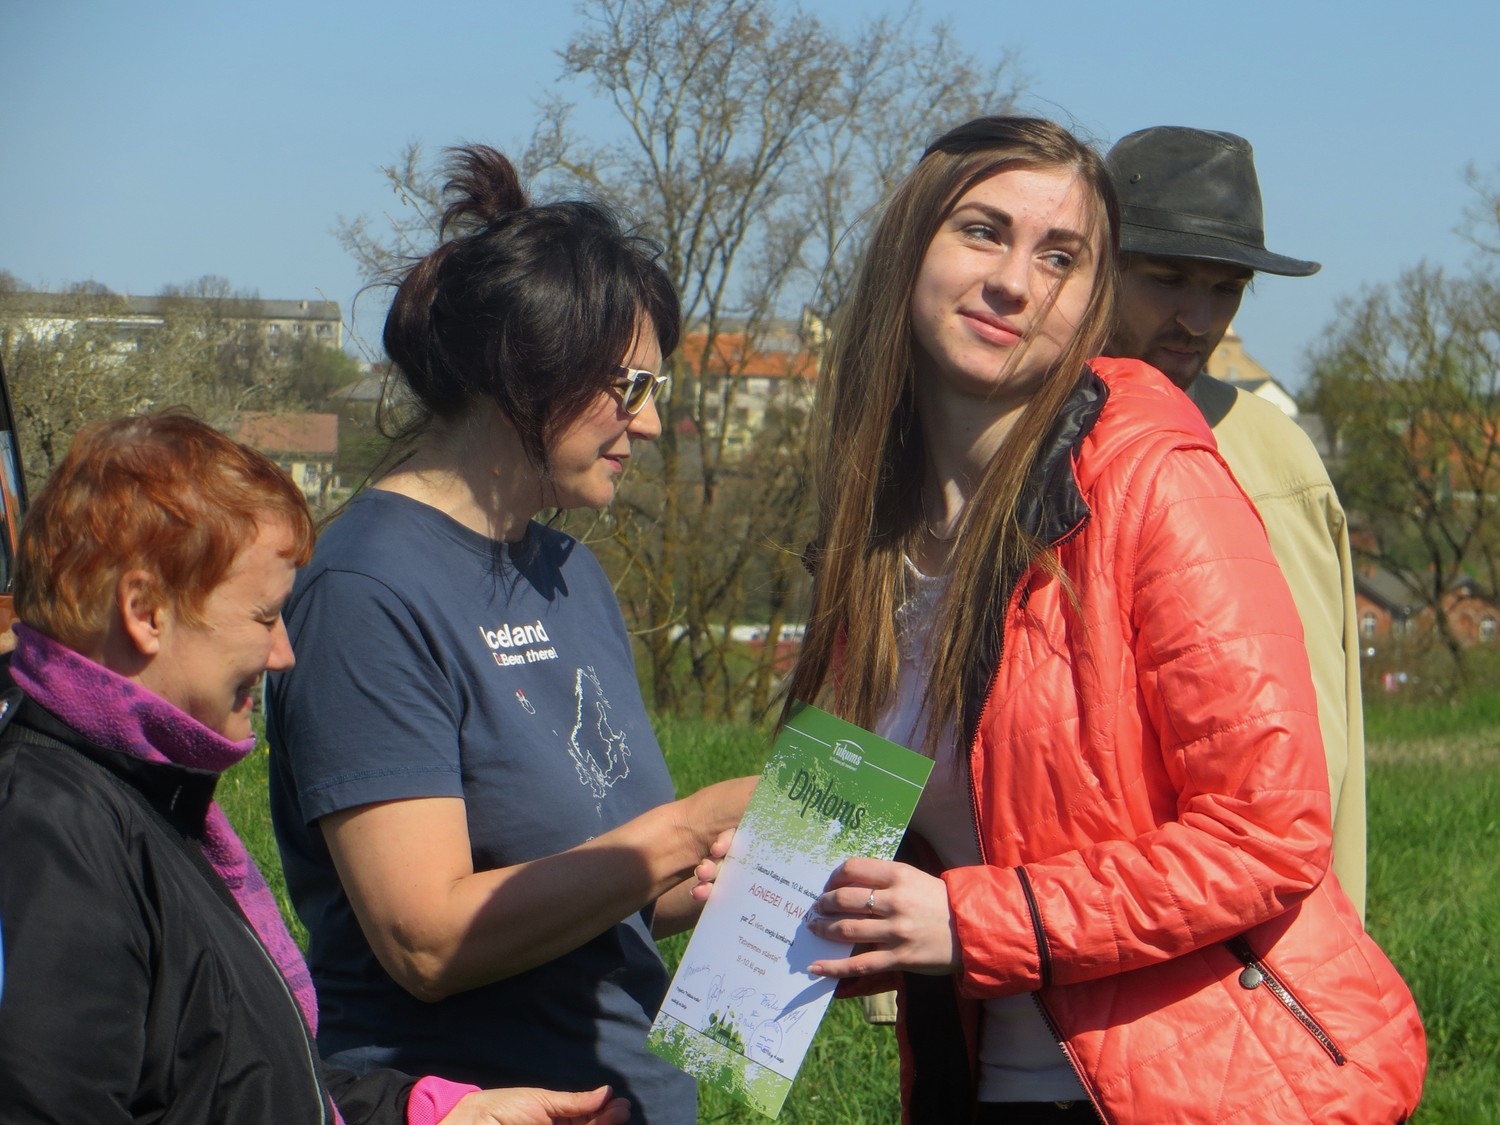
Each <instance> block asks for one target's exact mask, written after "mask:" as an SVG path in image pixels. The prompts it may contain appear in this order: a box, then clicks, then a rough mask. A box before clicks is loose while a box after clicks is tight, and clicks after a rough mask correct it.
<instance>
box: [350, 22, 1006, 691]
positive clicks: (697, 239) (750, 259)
mask: <svg viewBox="0 0 1500 1125" xmlns="http://www.w3.org/2000/svg"><path fill="white" fill-rule="evenodd" d="M580 15H581V20H582V23H581V27H580V29H579V31H578V32H577V33H576V34H575V35H574V37H573V39H572V40H571V41H570V42H569V44H568V45H567V47H566V48H565V49H564V50H563V51H562V52H561V61H562V70H563V74H564V77H565V78H568V79H572V80H575V81H576V82H578V83H581V84H582V85H583V86H584V87H585V88H586V89H587V90H588V91H589V92H590V93H591V94H592V95H594V96H596V97H597V98H598V99H600V100H601V101H602V102H603V103H604V104H606V105H607V106H609V107H611V108H612V109H613V111H614V115H615V118H616V120H617V121H618V123H619V125H620V133H619V134H618V135H617V136H616V138H615V139H613V140H611V141H601V140H600V139H599V138H590V137H584V136H581V135H579V134H578V133H577V132H576V131H575V129H574V127H573V125H572V116H571V108H572V107H571V106H570V105H569V104H568V103H567V102H565V101H563V100H562V99H560V98H557V97H553V98H549V99H546V100H544V101H543V103H542V105H541V107H540V116H539V121H538V124H537V127H536V128H535V130H534V132H533V134H532V136H531V138H530V141H529V143H528V144H527V145H526V146H525V149H524V156H523V157H522V159H521V161H520V164H521V167H522V169H523V171H524V172H525V173H526V174H527V175H528V176H530V177H531V178H532V179H533V180H534V181H535V182H537V183H539V184H541V185H542V186H543V188H544V189H545V190H546V192H547V193H548V194H571V193H584V194H589V195H593V196H598V197H602V198H604V199H607V200H609V201H611V202H613V203H615V204H616V205H619V206H621V207H622V208H624V209H625V210H627V211H628V212H629V213H630V214H632V215H634V216H635V217H636V218H637V220H638V221H639V222H640V224H641V226H642V228H643V229H644V231H645V232H646V233H648V234H650V235H651V236H652V237H653V238H655V239H656V240H657V241H658V242H659V243H660V244H661V246H662V247H663V263H664V265H665V266H666V268H667V270H668V271H669V273H670V274H671V276H672V277H673V279H674V280H675V281H676V283H677V286H678V289H679V292H680V293H681V296H682V304H683V311H684V318H685V322H686V325H687V332H686V334H685V339H684V343H683V346H682V347H681V348H680V349H679V351H678V353H677V354H676V355H675V356H673V357H672V358H671V359H670V360H669V367H670V371H671V374H672V375H673V376H674V381H675V385H676V389H675V391H674V395H673V397H672V400H671V402H670V403H669V404H666V405H665V406H664V407H663V409H662V413H663V419H662V420H663V427H664V428H663V434H662V437H661V439H660V440H659V441H658V442H657V443H655V447H654V450H653V451H652V452H650V453H647V454H644V455H642V456H638V457H637V458H636V461H637V462H638V468H637V470H636V471H635V472H633V473H632V474H631V475H630V477H629V478H628V479H627V481H626V482H625V484H624V486H623V487H622V489H621V495H620V497H619V499H618V500H617V501H616V504H615V509H614V511H613V512H612V513H611V514H610V516H609V518H607V519H605V520H602V521H599V523H598V524H597V525H596V526H595V528H594V529H593V530H592V531H591V533H590V538H591V542H592V543H593V544H594V545H595V547H596V549H597V550H598V551H599V553H600V555H601V557H602V558H603V559H604V561H605V564H606V565H607V566H608V567H609V568H610V570H611V572H612V573H613V574H614V575H615V577H616V581H617V583H618V586H619V590H620V593H621V598H622V602H623V604H624V605H625V606H626V608H627V612H628V613H629V614H630V616H631V618H632V625H633V627H634V628H635V629H636V631H637V633H638V636H639V638H640V643H641V649H642V653H643V657H644V664H645V668H646V671H647V678H648V681H649V685H650V689H649V690H650V696H651V699H652V702H653V705H654V706H655V708H656V709H657V710H658V711H661V712H681V711H683V710H687V709H690V708H691V709H694V710H697V711H699V712H700V713H703V714H707V715H727V714H730V713H734V712H736V711H738V712H740V713H743V712H744V711H745V710H747V709H749V710H752V711H755V712H757V713H758V712H761V711H763V710H764V709H765V707H766V706H767V705H768V704H769V702H770V697H771V692H772V690H773V687H774V684H775V681H776V674H775V673H776V669H775V658H776V652H775V641H776V638H777V636H778V634H779V631H780V627H781V624H782V623H783V622H784V621H786V620H787V619H788V617H789V615H791V614H792V613H793V612H794V609H795V605H796V603H797V600H798V598H799V596H800V594H801V591H802V589H803V583H804V578H805V576H804V575H803V573H802V571H801V568H800V564H799V562H798V557H799V555H800V552H801V547H802V545H803V544H804V543H805V542H806V539H807V536H808V534H809V533H810V524H811V511H810V504H811V499H810V495H809V491H808V488H807V482H806V457H805V445H806V439H807V435H806V425H805V424H806V418H807V413H808V405H809V403H808V401H807V395H806V394H804V395H803V396H802V401H800V402H797V401H795V399H796V396H795V395H788V396H784V398H785V399H786V401H784V402H782V403H780V404H778V405H777V408H776V409H774V410H771V411H768V412H767V415H766V417H767V418H768V419H769V421H763V422H762V424H761V425H760V428H759V429H758V431H757V433H756V434H755V440H754V441H753V442H752V443H750V444H749V446H748V447H746V446H744V445H743V444H741V443H738V442H737V441H736V438H737V437H738V436H739V423H737V422H736V415H737V408H738V406H739V403H740V400H741V399H742V398H743V396H745V395H746V393H747V391H746V378H745V376H746V375H747V373H748V372H749V371H750V369H751V368H752V366H753V365H754V364H755V363H756V362H758V361H760V360H762V359H763V358H764V356H765V354H766V345H767V342H768V341H769V340H770V338H771V337H772V336H773V335H775V334H776V332H777V331H778V330H780V329H781V328H782V326H784V324H785V323H786V321H788V320H792V321H793V322H795V321H797V320H798V319H802V320H803V322H804V324H805V325H806V326H807V328H808V329H809V331H808V332H807V334H806V336H805V344H806V347H807V349H808V350H810V351H811V352H812V353H813V354H814V356H816V355H818V354H820V352H821V347H822V343H823V341H824V339H825V337H826V328H825V325H826V323H827V320H828V316H829V313H830V312H831V310H833V309H835V308H836V307H837V306H838V305H839V303H840V302H841V301H842V300H843V298H844V295H845V292H846V288H847V285H848V281H849V277H850V273H851V268H852V263H853V262H854V261H855V260H856V259H857V257H858V255H859V253H860V251H861V250H862V248H863V245H864V237H863V227H862V225H861V220H862V219H863V218H865V217H866V216H867V215H869V214H870V213H871V212H872V211H873V210H874V209H875V207H876V206H877V205H878V203H879V202H880V200H881V199H882V197H883V196H884V194H885V192H886V191H887V189H888V188H889V186H890V185H891V183H892V182H893V180H894V178H895V177H896V176H898V175H899V174H901V173H903V172H904V171H905V170H906V168H907V167H909V166H910V165H911V164H912V163H913V162H914V161H915V159H916V157H917V156H918V155H919V154H920V152H921V149H922V147H923V145H924V144H925V142H926V141H927V139H928V138H929V136H930V135H933V134H936V133H937V132H940V131H941V130H942V129H943V128H945V127H947V126H948V125H950V124H953V123H956V122H958V121H961V120H964V119H965V118H967V117H971V116H974V115H975V114H977V113H981V112H1004V111H1006V110H1007V109H1008V108H1009V107H1010V106H1011V105H1012V104H1013V99H1014V93H1015V85H1014V79H1013V65H1012V62H1011V60H1010V59H1008V58H1007V59H1001V60H998V61H997V62H996V63H994V64H993V65H983V64H980V63H979V62H978V61H976V60H974V59H972V58H970V57H969V56H967V55H965V54H964V53H963V52H962V51H960V50H958V49H957V47H956V46H955V44H954V42H953V37H952V34H951V32H950V31H949V30H948V29H947V28H945V27H943V26H938V27H935V28H931V29H924V28H922V27H920V26H919V25H918V21H917V17H916V15H915V10H914V9H913V10H911V11H908V12H907V14H906V15H904V16H902V17H899V18H895V19H890V18H886V19H879V20H876V21H873V22H870V23H867V24H866V25H865V26H864V27H863V28H861V29H860V30H858V31H857V32H855V33H854V34H852V35H849V36H844V35H841V34H839V33H838V32H836V31H834V30H833V29H831V28H830V27H828V26H827V25H825V24H823V23H822V22H820V21H819V20H817V19H815V18H813V17H811V16H808V15H806V14H804V13H802V12H800V11H797V10H796V9H794V8H788V7H787V6H785V5H782V4H776V3H772V2H770V0H585V2H584V3H583V4H582V5H581V7H580ZM383 174H384V175H385V176H386V177H387V178H388V179H389V181H390V182H391V184H392V187H393V189H394V190H395V191H396V193H397V194H398V196H399V197H400V198H401V200H402V201H403V203H409V204H411V205H412V206H411V208H410V209H409V210H407V209H405V208H403V211H402V213H401V214H400V215H399V216H398V217H396V218H395V219H393V220H391V221H390V222H389V223H388V225H389V226H390V233H389V236H388V237H387V236H384V235H382V234H380V233H378V232H377V226H378V224H372V223H371V222H370V221H369V220H367V219H356V220H353V221H344V222H342V223H341V226H340V235H341V237H342V239H343V241H344V244H345V246H346V247H347V248H348V249H349V250H350V251H351V252H352V253H353V254H354V255H355V256H356V258H357V259H358V260H359V261H360V262H361V264H362V266H363V267H364V269H365V270H366V272H367V273H369V274H370V275H371V276H375V275H376V274H377V273H378V271H380V270H381V269H383V268H386V267H388V266H389V265H390V264H391V263H392V262H394V261H396V260H397V259H398V258H399V257H400V256H401V255H402V254H409V253H410V252H411V251H412V250H413V249H425V248H427V247H428V246H430V245H431V243H432V234H433V220H432V217H433V216H434V215H435V214H437V213H439V211H440V206H439V201H438V194H439V192H438V190H437V189H438V188H439V186H440V185H439V184H438V182H437V177H436V174H435V173H434V171H432V170H431V169H428V168H426V167H425V165H424V162H423V158H422V154H421V153H420V151H419V150H417V149H415V148H409V149H408V150H407V151H406V152H404V153H403V154H402V155H401V158H400V159H399V160H398V162H397V163H396V164H394V165H392V166H390V167H388V168H386V169H384V170H383ZM802 389H803V390H804V391H805V390H807V389H808V386H807V385H804V386H803V388H802ZM747 615H751V617H750V619H752V620H756V621H758V622H761V623H766V624H768V625H769V637H768V641H769V643H768V644H766V645H765V647H764V648H763V649H762V650H761V653H760V657H759V659H758V660H755V661H748V662H747V657H746V655H745V654H744V652H743V650H742V649H740V648H738V647H737V646H734V645H733V644H732V643H731V640H730V637H731V628H732V626H733V625H734V624H735V623H736V622H739V621H744V620H746V619H747ZM684 672H686V673H687V675H686V676H684V675H683V673H684Z"/></svg>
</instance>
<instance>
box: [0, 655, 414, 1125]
mask: <svg viewBox="0 0 1500 1125" xmlns="http://www.w3.org/2000/svg"><path fill="white" fill-rule="evenodd" d="M0 686H3V687H7V688H8V687H10V686H11V685H10V677H9V675H8V670H7V669H5V668H3V667H0ZM6 696H7V698H8V699H10V700H12V701H13V702H14V703H19V707H18V708H17V707H16V706H14V705H13V706H12V707H11V708H10V709H9V710H8V712H7V713H6V714H5V715H3V716H0V724H3V723H5V722H6V721H7V720H10V721H9V725H8V726H6V727H5V729H4V733H3V735H0V926H3V927H4V946H5V970H6V972H5V991H4V994H3V996H0V1107H3V1108H0V1118H3V1120H4V1121H5V1122H6V1123H7V1125H9V1123H11V1122H42V1121H47V1122H82V1121H87V1122H90V1123H93V1125H108V1123H114V1122H120V1123H124V1122H160V1123H162V1125H187V1123H197V1122H202V1123H204V1125H208V1123H210V1122H212V1123H215V1125H220V1123H222V1125H262V1123H264V1125H272V1123H275V1125H287V1123H300V1122H322V1121H332V1119H333V1116H332V1113H331V1112H330V1111H329V1110H328V1108H327V1103H328V1097H329V1095H330V1093H331V1094H332V1096H333V1097H334V1098H335V1099H336V1100H337V1102H338V1105H339V1108H340V1111H341V1112H342V1113H343V1115H344V1118H345V1120H346V1121H347V1122H348V1123H349V1125H362V1123H369V1125H385V1123H389V1125H398V1123H404V1121H405V1117H406V1112H405V1107H406V1100H407V1096H408V1094H409V1093H410V1090H411V1086H412V1085H413V1082H414V1080H413V1079H410V1078H408V1077H406V1076H404V1075H400V1074H397V1073H396V1072H394V1071H376V1072H374V1073H372V1074H370V1075H368V1076H366V1077H364V1078H360V1079H355V1078H354V1076H353V1075H352V1074H350V1073H349V1072H347V1071H336V1070H333V1069H332V1068H326V1069H325V1068H324V1067H323V1066H322V1064H321V1063H320V1062H319V1060H318V1058H317V1052H316V1048H315V1047H314V1046H313V1043H312V1040H311V1038H310V1036H309V1035H308V1032H307V1027H306V1024H305V1023H304V1021H303V1019H302V1014H301V1011H300V1009H299V1008H298V1007H297V1005H296V1001H295V1000H294V998H293V997H292V994H291V992H290V991H289V990H288V988H287V986H286V984H285V982H284V981H283V980H282V977H281V974H280V972H279V971H278V970H277V968H276V966H275V964H274V963H273V962H272V960H271V958H270V956H269V955H268V954H267V953H266V951H265V949H264V948H263V947H262V945H261V944H260V941H259V939H258V938H256V936H255V934H254V931H252V930H251V928H250V926H249V923H248V922H247V921H246V920H245V917H244V915H243V914H242V913H241V912H240V910H239V908H238V906H237V904H236V903H235V901H234V899H233V897H232V896H231V895H230V894H229V891H228V889H227V888H226V887H225V886H224V884H223V882H222V881H221V880H220V879H219V878H218V876H217V875H216V874H215V873H214V871H213V869H212V868H211V867H209V866H208V863H207V861H206V860H205V859H204V858H203V853H202V850H201V847H200V841H201V839H202V833H203V827H204V820H205V817H206V816H207V812H208V806H209V802H210V801H211V800H212V798H213V790H214V783H215V781H216V775H214V774H212V773H207V772H205V771H202V770H194V769H187V768H183V767H179V766H172V765H161V764H157V763H153V762H146V761H142V760H140V759H137V758H133V757H129V756H127V755H124V754H120V753H117V752H114V751H111V750H108V749H105V748H103V747H101V746H98V745H95V744H93V743H91V742H89V741H88V740H87V739H85V738H83V737H82V736H81V735H79V734H78V733H77V732H76V731H73V730H72V729H71V728H69V727H67V726H65V725H64V724H63V723H61V722H60V721H59V720H58V719H56V718H55V717H54V716H52V715H51V714H50V713H48V712H47V711H45V710H43V709H42V708H40V707H38V706H37V705H36V704H34V703H32V702H30V701H29V700H25V701H23V697H21V696H20V693H19V692H17V691H11V692H7V693H6Z"/></svg>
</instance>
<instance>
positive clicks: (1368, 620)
mask: <svg viewBox="0 0 1500 1125" xmlns="http://www.w3.org/2000/svg"><path fill="white" fill-rule="evenodd" d="M1377 624H1378V622H1377V621H1376V618H1375V615H1374V614H1373V613H1366V614H1362V615H1361V616H1360V619H1359V635H1360V636H1361V637H1373V636H1374V635H1375V626H1376V625H1377Z"/></svg>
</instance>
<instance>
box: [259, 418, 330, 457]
mask: <svg viewBox="0 0 1500 1125" xmlns="http://www.w3.org/2000/svg"><path fill="white" fill-rule="evenodd" d="M234 436H235V439H236V440H238V441H242V442H244V443H245V444H246V445H249V446H252V447H254V448H255V449H259V450H260V451H261V452H262V453H282V454H312V455H315V456H319V457H333V456H335V455H336V454H337V453H338V451H339V416H338V415H337V414H307V413H298V414H265V413H260V412H257V411H248V412H246V413H244V414H241V415H240V418H239V423H238V424H237V425H236V426H235V431H234Z"/></svg>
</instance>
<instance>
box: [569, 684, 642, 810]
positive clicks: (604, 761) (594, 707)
mask: <svg viewBox="0 0 1500 1125" xmlns="http://www.w3.org/2000/svg"><path fill="white" fill-rule="evenodd" d="M573 698H574V701H575V702H576V703H577V705H578V706H577V719H576V721H575V722H574V723H573V729H572V730H571V731H569V732H568V753H569V754H570V755H572V757H573V765H574V766H575V767H576V768H577V770H578V780H579V781H580V782H582V783H583V784H584V785H586V786H588V787H589V790H590V792H592V793H593V794H594V796H595V797H597V798H603V797H604V795H605V794H606V793H608V792H609V790H610V787H611V786H613V785H614V784H615V783H616V782H617V781H623V780H624V779H625V778H627V777H629V776H630V747H629V746H628V745H626V743H625V732H624V731H622V730H615V728H614V727H613V726H611V725H610V722H609V711H610V707H609V699H608V698H607V697H606V696H605V694H604V688H603V686H602V685H601V684H600V683H599V677H598V676H596V675H595V674H594V669H593V668H592V667H588V668H580V669H578V674H577V675H576V676H575V677H574V680H573ZM591 746H594V747H598V750H597V751H595V750H592V749H590V747H591Z"/></svg>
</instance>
